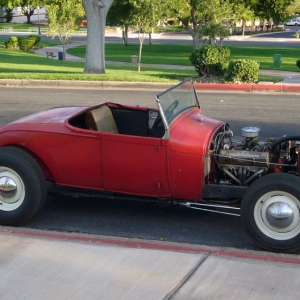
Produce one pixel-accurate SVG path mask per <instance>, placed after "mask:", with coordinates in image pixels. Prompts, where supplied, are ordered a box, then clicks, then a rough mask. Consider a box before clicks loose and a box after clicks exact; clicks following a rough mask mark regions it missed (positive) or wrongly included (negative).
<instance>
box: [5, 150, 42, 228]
mask: <svg viewBox="0 0 300 300" xmlns="http://www.w3.org/2000/svg"><path fill="white" fill-rule="evenodd" d="M46 193H47V189H46V181H45V178H44V174H43V172H42V170H41V168H40V167H39V165H38V163H37V162H36V161H35V160H34V159H33V158H32V157H31V156H30V155H28V154H27V153H26V152H24V151H23V150H20V149H17V148H13V147H3V148H0V225H9V226H19V225H22V224H24V223H26V222H27V221H29V220H30V219H31V218H32V217H33V216H34V215H35V214H36V213H37V212H38V210H39V209H40V208H41V206H42V205H43V203H44V202H45V199H46Z"/></svg>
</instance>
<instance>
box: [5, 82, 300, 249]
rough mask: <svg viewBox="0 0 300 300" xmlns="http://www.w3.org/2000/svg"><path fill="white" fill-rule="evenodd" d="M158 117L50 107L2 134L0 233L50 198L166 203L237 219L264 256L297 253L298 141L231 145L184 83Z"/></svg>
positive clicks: (106, 107)
mask: <svg viewBox="0 0 300 300" xmlns="http://www.w3.org/2000/svg"><path fill="white" fill-rule="evenodd" d="M156 102H157V105H158V108H157V109H149V108H144V107H140V106H137V107H132V106H124V105H119V104H115V103H102V104H99V105H96V106H93V107H58V108H52V109H48V110H46V111H43V112H40V113H36V114H33V115H30V116H28V117H25V118H22V119H20V120H17V121H15V122H12V123H10V124H8V125H6V126H3V127H2V128H1V129H0V191H1V194H0V224H1V225H10V226H18V225H21V224H24V223H25V222H27V221H29V220H30V219H31V218H32V217H33V216H34V215H35V214H36V213H37V212H38V211H39V210H40V209H41V207H42V206H43V203H44V202H45V200H46V195H47V190H48V187H49V183H51V187H50V188H51V189H55V188H58V189H60V190H63V189H64V188H67V189H69V190H70V189H71V190H72V191H73V192H74V193H78V192H79V191H80V193H82V192H84V191H88V192H89V193H91V192H92V193H96V194H97V195H102V196H103V197H119V198H124V199H143V200H154V201H169V202H172V203H176V204H180V205H184V206H186V207H189V208H195V209H201V210H208V211H215V212H218V213H226V214H232V215H240V216H241V218H242V221H243V223H244V225H245V229H246V230H247V232H248V233H249V234H250V235H251V237H252V238H253V239H254V240H255V241H256V242H257V243H258V245H260V246H261V247H262V248H264V249H266V250H270V251H277V252H295V251H298V250H299V249H300V179H299V176H300V175H299V174H300V156H299V150H300V134H299V136H284V137H282V138H277V139H275V138H268V139H266V140H264V141H261V140H260V139H259V128H256V127H245V128H243V129H242V136H241V137H235V136H233V133H232V131H231V130H230V127H229V125H228V124H227V123H224V122H221V121H218V120H214V119H211V118H208V117H206V116H204V115H202V114H201V109H200V104H199V101H198V98H197V94H196V92H195V89H194V85H193V82H192V80H191V79H187V80H185V81H183V82H181V83H180V84H178V85H175V86H174V87H172V88H170V89H168V90H167V91H165V92H163V93H161V94H159V95H157V97H156Z"/></svg>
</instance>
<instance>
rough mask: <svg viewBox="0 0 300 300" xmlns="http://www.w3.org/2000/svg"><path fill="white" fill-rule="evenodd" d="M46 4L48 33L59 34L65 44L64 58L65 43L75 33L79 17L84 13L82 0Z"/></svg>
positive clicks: (64, 0) (66, 0)
mask: <svg viewBox="0 0 300 300" xmlns="http://www.w3.org/2000/svg"><path fill="white" fill-rule="evenodd" d="M48 3H49V4H47V5H46V8H47V11H48V20H49V21H48V29H47V35H48V36H51V37H52V38H54V37H55V36H58V37H59V39H60V41H61V42H62V45H63V60H64V59H65V45H66V44H67V43H68V40H69V39H70V37H71V36H72V34H73V31H74V29H75V26H76V21H77V19H78V17H80V16H83V15H84V10H83V7H82V4H81V1H80V0H55V1H49V2H48Z"/></svg>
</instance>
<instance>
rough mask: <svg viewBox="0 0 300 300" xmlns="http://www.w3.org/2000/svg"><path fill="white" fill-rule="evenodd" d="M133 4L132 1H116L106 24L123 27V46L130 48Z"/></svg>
mask: <svg viewBox="0 0 300 300" xmlns="http://www.w3.org/2000/svg"><path fill="white" fill-rule="evenodd" d="M133 9H134V6H133V3H131V1H130V0H114V2H113V4H112V6H111V7H110V9H109V11H108V14H107V21H106V23H107V24H108V25H110V26H120V27H122V37H123V44H124V45H125V46H128V28H129V26H131V25H132V13H133Z"/></svg>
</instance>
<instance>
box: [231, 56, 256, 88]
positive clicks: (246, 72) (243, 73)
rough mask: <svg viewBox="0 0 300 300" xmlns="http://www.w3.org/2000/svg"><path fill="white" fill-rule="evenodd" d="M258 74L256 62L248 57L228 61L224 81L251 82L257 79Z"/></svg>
mask: <svg viewBox="0 0 300 300" xmlns="http://www.w3.org/2000/svg"><path fill="white" fill-rule="evenodd" d="M258 74H259V63H258V62H256V61H254V60H250V59H243V60H235V61H231V62H230V63H229V66H228V69H227V70H226V73H225V81H226V82H232V83H236V82H244V83H253V82H255V81H257V80H258Z"/></svg>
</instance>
